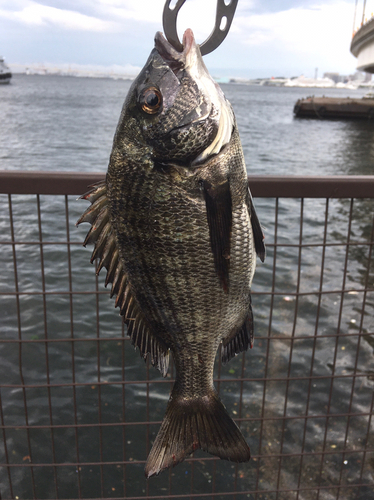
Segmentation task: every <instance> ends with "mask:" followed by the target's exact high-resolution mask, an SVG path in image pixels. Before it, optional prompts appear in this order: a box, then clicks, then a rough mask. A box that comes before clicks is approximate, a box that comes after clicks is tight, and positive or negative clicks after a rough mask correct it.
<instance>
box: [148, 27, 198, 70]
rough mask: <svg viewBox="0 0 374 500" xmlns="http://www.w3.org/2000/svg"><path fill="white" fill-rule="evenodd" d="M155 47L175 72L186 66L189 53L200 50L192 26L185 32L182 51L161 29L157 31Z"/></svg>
mask: <svg viewBox="0 0 374 500" xmlns="http://www.w3.org/2000/svg"><path fill="white" fill-rule="evenodd" d="M155 49H156V50H157V52H158V53H159V54H160V56H161V57H162V59H163V60H164V61H165V62H166V63H167V64H168V66H169V67H170V68H171V69H172V71H173V72H174V73H175V74H176V73H177V72H178V71H179V70H180V69H182V68H185V66H186V63H187V61H188V56H189V55H192V53H193V52H195V51H199V47H198V45H197V44H196V42H195V37H194V34H193V31H192V30H191V29H190V28H188V29H186V31H185V32H184V34H183V51H182V52H179V51H178V50H177V49H176V48H174V47H173V46H172V45H171V43H170V42H169V41H168V40H167V39H166V38H165V37H164V35H163V34H162V33H161V31H157V33H156V35H155ZM199 52H200V51H199Z"/></svg>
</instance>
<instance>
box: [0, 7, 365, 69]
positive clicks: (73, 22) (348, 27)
mask: <svg viewBox="0 0 374 500" xmlns="http://www.w3.org/2000/svg"><path fill="white" fill-rule="evenodd" d="M163 5H164V0H0V54H2V55H4V57H5V58H6V61H7V62H8V63H9V64H12V63H18V64H30V63H49V64H55V65H63V64H85V65H87V64H89V65H100V66H111V65H120V66H128V67H129V68H130V69H131V67H134V66H135V67H141V66H143V64H144V63H145V61H146V58H147V56H148V54H149V52H150V51H151V49H152V47H153V38H154V35H155V32H156V31H158V30H160V31H162V11H163ZM366 5H367V7H366V16H367V17H368V18H369V17H370V16H371V12H373V11H374V0H367V2H366ZM215 6H216V0H187V1H186V3H185V5H184V6H183V7H182V9H181V11H180V14H179V17H178V32H179V34H180V37H181V35H182V34H183V31H184V30H185V29H186V28H189V27H190V28H192V30H193V31H194V33H195V37H196V39H197V41H198V42H202V41H203V40H204V39H205V38H206V37H207V36H208V35H209V33H210V32H211V30H212V27H213V23H214V16H215ZM362 9H363V0H358V8H357V16H356V25H357V26H358V25H359V22H360V21H361V17H362ZM354 12H355V0H239V4H238V8H237V11H236V14H235V18H234V21H233V24H232V27H231V30H230V33H229V35H228V37H227V38H226V40H225V41H224V42H223V44H222V45H221V46H220V47H219V48H218V49H217V50H216V51H215V52H214V53H212V54H210V55H208V56H206V58H205V60H206V64H207V66H208V68H209V69H210V70H211V71H214V73H215V76H229V75H231V76H248V77H270V76H282V75H284V76H297V75H301V74H304V75H306V76H314V72H315V68H318V75H319V76H322V74H323V72H325V71H335V72H339V73H341V74H350V73H353V72H354V71H355V67H356V59H355V58H354V57H353V56H352V55H351V53H350V51H349V47H350V42H351V36H352V30H353V20H354Z"/></svg>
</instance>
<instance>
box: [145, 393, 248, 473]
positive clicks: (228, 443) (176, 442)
mask: <svg viewBox="0 0 374 500" xmlns="http://www.w3.org/2000/svg"><path fill="white" fill-rule="evenodd" d="M199 448H201V449H202V450H204V451H207V452H208V453H211V454H212V455H216V456H217V457H220V458H221V459H225V460H231V461H233V462H248V460H249V459H250V451H249V447H248V445H247V443H246V441H245V439H244V437H243V435H242V433H241V432H240V430H239V428H238V426H237V425H236V424H235V422H234V421H233V420H232V418H231V417H230V416H229V414H228V413H227V411H226V408H225V407H224V406H223V404H222V403H221V401H220V399H219V397H218V394H217V393H215V392H212V393H211V394H209V395H207V396H203V397H197V398H189V399H185V398H181V397H180V396H179V397H178V396H174V395H173V394H172V395H171V398H170V401H169V403H168V406H167V409H166V415H165V418H164V420H163V421H162V424H161V428H160V430H159V432H158V434H157V437H156V440H155V442H154V444H153V447H152V449H151V452H150V453H149V456H148V460H147V463H146V466H145V475H146V477H147V478H149V477H151V476H153V475H155V474H159V473H160V472H161V471H162V470H164V469H167V468H168V467H174V466H175V465H177V464H179V463H180V462H182V461H183V460H184V459H185V458H186V457H187V456H188V455H190V454H191V453H192V452H193V451H195V450H197V449H199Z"/></svg>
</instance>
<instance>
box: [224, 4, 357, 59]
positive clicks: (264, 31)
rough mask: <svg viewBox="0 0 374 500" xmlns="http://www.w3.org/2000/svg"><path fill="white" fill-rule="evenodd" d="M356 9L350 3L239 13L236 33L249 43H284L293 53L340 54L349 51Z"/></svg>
mask: <svg viewBox="0 0 374 500" xmlns="http://www.w3.org/2000/svg"><path fill="white" fill-rule="evenodd" d="M352 21H353V12H352V5H351V3H348V2H341V1H339V2H335V3H333V4H319V5H313V6H311V7H310V8H308V9H306V8H297V9H296V8H292V9H289V10H285V11H280V12H275V13H268V14H263V15H252V16H246V17H244V16H238V17H237V18H236V19H235V25H234V26H233V32H235V35H236V38H237V39H240V40H241V42H242V43H244V44H247V45H249V46H253V47H256V46H262V45H266V46H268V47H269V48H270V47H271V46H276V45H277V46H278V45H279V44H281V45H282V47H283V49H284V52H285V53H286V52H288V53H290V54H295V53H298V54H301V53H303V54H305V55H307V54H316V53H319V54H323V53H325V54H331V53H335V54H340V53H347V51H348V50H349V44H350V39H351V38H350V37H351V31H352Z"/></svg>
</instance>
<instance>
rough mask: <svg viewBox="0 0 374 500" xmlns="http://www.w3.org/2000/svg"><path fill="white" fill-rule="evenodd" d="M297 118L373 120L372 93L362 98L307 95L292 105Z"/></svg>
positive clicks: (373, 101) (373, 100)
mask: <svg viewBox="0 0 374 500" xmlns="http://www.w3.org/2000/svg"><path fill="white" fill-rule="evenodd" d="M293 112H294V115H295V117H297V118H320V119H324V118H331V119H336V118H351V119H363V120H373V121H374V95H373V96H371V95H370V96H368V97H365V98H362V99H351V98H350V97H345V98H340V97H314V96H312V97H307V98H305V99H299V100H298V101H297V102H296V104H295V106H294V110H293Z"/></svg>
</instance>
